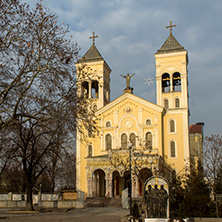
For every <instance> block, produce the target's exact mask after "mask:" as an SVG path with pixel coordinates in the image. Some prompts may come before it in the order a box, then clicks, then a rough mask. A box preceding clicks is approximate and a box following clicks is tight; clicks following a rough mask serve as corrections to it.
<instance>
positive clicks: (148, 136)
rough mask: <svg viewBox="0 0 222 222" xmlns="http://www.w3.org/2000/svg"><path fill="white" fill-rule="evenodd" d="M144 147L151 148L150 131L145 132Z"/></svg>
mask: <svg viewBox="0 0 222 222" xmlns="http://www.w3.org/2000/svg"><path fill="white" fill-rule="evenodd" d="M145 146H146V148H147V149H149V150H151V149H152V146H153V144H152V134H151V132H148V133H146V144H145Z"/></svg>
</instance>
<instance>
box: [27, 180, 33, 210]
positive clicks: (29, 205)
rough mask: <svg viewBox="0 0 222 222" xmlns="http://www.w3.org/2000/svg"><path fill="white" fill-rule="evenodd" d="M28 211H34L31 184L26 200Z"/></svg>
mask: <svg viewBox="0 0 222 222" xmlns="http://www.w3.org/2000/svg"><path fill="white" fill-rule="evenodd" d="M25 209H26V210H28V211H34V207H33V204H32V185H31V183H30V182H28V184H27V200H26V207H25Z"/></svg>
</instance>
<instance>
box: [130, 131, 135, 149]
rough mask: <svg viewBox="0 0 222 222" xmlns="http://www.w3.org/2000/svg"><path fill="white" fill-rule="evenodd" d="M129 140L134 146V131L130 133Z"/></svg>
mask: <svg viewBox="0 0 222 222" xmlns="http://www.w3.org/2000/svg"><path fill="white" fill-rule="evenodd" d="M129 140H130V142H131V143H132V144H133V146H134V147H135V146H136V136H135V134H134V133H131V134H130V139H129Z"/></svg>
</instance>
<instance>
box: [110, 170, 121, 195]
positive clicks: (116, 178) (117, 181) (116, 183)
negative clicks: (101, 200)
mask: <svg viewBox="0 0 222 222" xmlns="http://www.w3.org/2000/svg"><path fill="white" fill-rule="evenodd" d="M112 182H113V186H112V187H113V197H116V196H121V194H122V186H121V185H122V178H121V177H120V174H119V172H118V171H114V172H113V178H112Z"/></svg>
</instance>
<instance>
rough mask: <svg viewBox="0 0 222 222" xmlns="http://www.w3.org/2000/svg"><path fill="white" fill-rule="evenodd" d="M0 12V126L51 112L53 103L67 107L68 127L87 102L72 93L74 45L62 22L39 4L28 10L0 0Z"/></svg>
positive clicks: (83, 115) (82, 113)
mask: <svg viewBox="0 0 222 222" xmlns="http://www.w3.org/2000/svg"><path fill="white" fill-rule="evenodd" d="M0 18H1V23H0V24H1V25H0V31H1V32H0V33H1V34H0V47H1V52H0V53H1V62H0V67H1V77H0V126H1V128H4V127H5V126H7V125H9V124H12V123H13V121H14V120H16V119H18V118H19V117H23V118H22V119H21V118H20V120H22V121H23V122H25V121H27V120H30V119H32V118H34V119H42V118H53V117H54V116H55V115H57V113H52V112H50V110H51V109H53V108H54V107H55V106H56V107H59V110H60V111H61V112H62V111H63V109H67V107H68V108H69V110H70V112H72V115H73V118H72V123H73V125H74V127H75V125H76V119H77V117H78V118H79V119H82V118H83V119H86V117H88V111H87V109H86V107H87V105H88V104H86V102H85V101H84V100H83V98H79V97H77V94H76V86H77V76H76V69H75V66H74V63H75V62H76V61H77V60H76V59H78V51H79V48H78V46H77V44H76V43H72V41H71V40H70V39H71V36H69V37H68V36H67V34H68V31H69V30H68V28H67V27H66V26H65V25H63V24H62V25H59V24H58V21H57V17H56V16H55V15H54V14H52V13H51V12H50V11H49V10H48V9H45V8H43V6H42V5H40V4H36V8H35V9H34V10H30V9H29V6H28V5H26V4H20V3H19V1H16V0H9V1H8V0H7V1H5V0H3V1H1V9H0ZM23 104H25V109H24V106H23ZM52 115H54V116H52ZM86 123H87V121H86Z"/></svg>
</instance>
